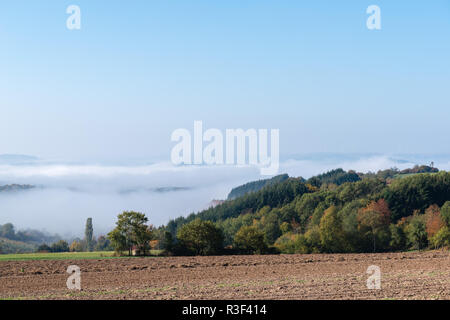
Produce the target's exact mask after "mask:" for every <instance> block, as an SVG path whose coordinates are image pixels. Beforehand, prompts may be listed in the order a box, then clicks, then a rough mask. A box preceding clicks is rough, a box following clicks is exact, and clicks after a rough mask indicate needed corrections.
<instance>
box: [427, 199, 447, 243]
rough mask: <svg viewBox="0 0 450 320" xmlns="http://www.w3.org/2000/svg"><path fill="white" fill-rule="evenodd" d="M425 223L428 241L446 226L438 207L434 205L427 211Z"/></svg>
mask: <svg viewBox="0 0 450 320" xmlns="http://www.w3.org/2000/svg"><path fill="white" fill-rule="evenodd" d="M425 223H426V230H427V234H428V239H431V238H432V237H433V236H434V235H435V234H436V233H438V231H439V230H440V229H441V228H442V227H443V226H444V225H445V224H444V221H443V220H442V218H441V212H440V210H439V207H438V206H437V205H432V206H430V207H429V208H428V209H427V210H426V211H425Z"/></svg>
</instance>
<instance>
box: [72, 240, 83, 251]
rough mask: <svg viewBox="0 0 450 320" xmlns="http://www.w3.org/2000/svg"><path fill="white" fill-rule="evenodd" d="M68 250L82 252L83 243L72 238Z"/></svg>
mask: <svg viewBox="0 0 450 320" xmlns="http://www.w3.org/2000/svg"><path fill="white" fill-rule="evenodd" d="M69 250H70V252H82V251H83V245H82V244H81V242H80V241H77V240H73V241H72V243H71V244H70V247H69Z"/></svg>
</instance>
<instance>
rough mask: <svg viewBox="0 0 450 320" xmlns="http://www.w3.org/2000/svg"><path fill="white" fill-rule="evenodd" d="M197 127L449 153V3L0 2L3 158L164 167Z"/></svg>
mask: <svg viewBox="0 0 450 320" xmlns="http://www.w3.org/2000/svg"><path fill="white" fill-rule="evenodd" d="M71 4H75V5H78V6H80V8H81V30H72V31H70V30H68V29H67V28H66V19H67V18H68V16H69V15H68V14H66V8H67V7H68V6H69V5H71ZM372 4H375V5H378V6H379V7H380V8H381V19H382V29H381V30H368V29H367V28H366V19H367V17H368V15H367V14H366V8H367V7H368V6H369V5H372ZM194 120H202V121H203V124H204V126H205V127H206V128H219V129H225V128H244V129H246V128H267V129H271V128H278V129H280V142H281V146H280V147H281V148H280V151H281V153H282V154H294V153H309V152H380V153H433V152H435V153H440V152H446V151H447V150H448V146H449V145H450V125H449V120H450V2H449V1H448V0H434V1H420V2H419V1H381V0H373V1H331V0H330V1H323V0H318V1H298V0H297V1H282V0H281V1H264V0H227V1H210V0H204V1H197V0H193V1H162V0H161V1H149V0H145V1H100V0H71V1H62V0H45V1H23V0H15V1H2V2H1V4H0V137H1V139H0V154H4V153H17V154H31V155H36V156H39V157H43V158H49V157H50V158H51V157H56V158H63V159H66V160H91V161H92V160H93V161H104V160H111V159H114V160H120V161H121V160H126V159H147V158H148V159H149V161H151V160H152V159H154V158H156V157H159V158H161V157H162V158H164V157H166V158H167V160H169V155H170V150H171V148H172V146H173V143H172V142H171V141H170V135H171V133H172V131H173V130H175V129H177V128H188V129H190V130H192V126H193V122H194Z"/></svg>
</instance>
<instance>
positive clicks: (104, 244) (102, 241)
mask: <svg viewBox="0 0 450 320" xmlns="http://www.w3.org/2000/svg"><path fill="white" fill-rule="evenodd" d="M110 249H111V242H110V241H109V239H108V238H107V237H105V236H99V237H98V239H97V243H96V245H95V251H109V250H110Z"/></svg>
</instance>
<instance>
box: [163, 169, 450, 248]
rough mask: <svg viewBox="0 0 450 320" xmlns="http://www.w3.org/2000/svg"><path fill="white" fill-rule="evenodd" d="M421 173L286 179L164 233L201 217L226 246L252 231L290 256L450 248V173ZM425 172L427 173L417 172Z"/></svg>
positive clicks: (171, 224) (334, 173) (172, 229)
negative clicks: (237, 235) (210, 222)
mask: <svg viewBox="0 0 450 320" xmlns="http://www.w3.org/2000/svg"><path fill="white" fill-rule="evenodd" d="M418 168H419V169H418V170H417V168H413V169H410V170H404V171H402V172H399V171H398V170H397V169H390V170H384V171H380V172H378V173H369V174H360V173H356V172H354V171H348V172H346V171H344V170H342V169H337V170H333V171H330V172H327V173H325V174H321V175H318V176H316V177H312V178H311V179H309V180H307V181H304V179H302V178H286V179H283V180H282V181H278V182H277V183H270V184H267V185H265V186H263V187H262V188H261V189H260V190H258V191H253V192H249V193H244V195H242V196H240V197H237V198H235V199H233V200H228V201H226V202H224V203H223V204H220V205H218V206H216V207H213V208H209V209H207V210H203V211H201V212H198V213H196V214H191V215H190V216H188V217H187V218H183V217H180V218H177V219H175V220H172V221H170V222H169V223H168V224H167V226H166V227H165V228H164V229H165V230H167V231H169V232H170V233H171V234H172V235H173V236H176V235H177V231H178V230H179V228H180V227H181V226H183V225H185V224H187V223H190V222H192V221H194V220H196V219H200V220H203V221H212V222H214V223H215V225H216V226H217V227H218V228H219V229H220V230H221V232H222V233H223V236H224V245H226V246H233V245H234V240H235V236H236V234H237V233H238V231H240V230H241V229H243V228H244V227H252V228H253V229H252V230H254V231H252V232H254V233H255V232H256V233H257V232H261V234H262V235H263V237H264V241H265V243H266V244H267V245H268V246H269V247H270V246H271V247H274V248H276V249H277V250H279V251H281V252H290V253H293V252H299V253H310V252H373V251H376V252H385V251H396V250H408V249H422V248H426V247H441V246H450V229H449V227H450V173H448V172H438V170H437V169H432V170H431V171H430V170H429V169H427V168H423V167H418ZM423 170H426V172H428V173H418V172H421V171H423ZM247 185H248V186H256V185H258V182H256V183H254V184H252V183H250V184H247ZM244 186H245V185H244ZM244 186H242V187H240V189H237V190H246V188H244ZM250 189H251V187H249V188H247V190H250ZM244 229H245V228H244ZM245 230H247V229H245Z"/></svg>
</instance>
